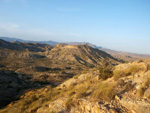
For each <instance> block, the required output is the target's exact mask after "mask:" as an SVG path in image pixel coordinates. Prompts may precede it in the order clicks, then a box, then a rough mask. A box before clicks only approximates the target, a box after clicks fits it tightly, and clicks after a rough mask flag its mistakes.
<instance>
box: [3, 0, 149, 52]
mask: <svg viewBox="0 0 150 113" xmlns="http://www.w3.org/2000/svg"><path fill="white" fill-rule="evenodd" d="M0 36H5V37H13V38H20V39H24V40H35V41H48V40H51V41H57V42H71V41H75V42H90V43H92V44H96V45H97V46H102V47H105V48H109V49H113V50H118V51H126V52H132V53H141V54H150V44H149V43H150V0H0Z"/></svg>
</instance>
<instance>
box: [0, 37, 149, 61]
mask: <svg viewBox="0 0 150 113" xmlns="http://www.w3.org/2000/svg"><path fill="white" fill-rule="evenodd" d="M0 39H3V40H6V41H9V42H13V41H16V42H18V41H19V42H26V43H39V44H48V45H51V46H55V45H56V44H58V43H65V44H67V45H83V44H87V45H89V46H91V47H93V48H96V49H99V50H102V51H105V52H107V53H108V54H110V55H111V56H113V57H115V58H118V59H120V60H124V61H136V60H140V59H143V60H144V59H147V58H150V55H144V54H135V53H129V52H123V51H116V50H112V49H108V48H104V47H100V46H96V45H94V44H91V43H88V42H54V41H27V40H22V39H17V38H9V37H0Z"/></svg>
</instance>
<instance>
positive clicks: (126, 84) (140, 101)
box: [0, 60, 150, 113]
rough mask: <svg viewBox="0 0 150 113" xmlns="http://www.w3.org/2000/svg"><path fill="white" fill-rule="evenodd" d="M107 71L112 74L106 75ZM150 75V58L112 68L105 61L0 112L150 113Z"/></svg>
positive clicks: (36, 91)
mask: <svg viewBox="0 0 150 113" xmlns="http://www.w3.org/2000/svg"><path fill="white" fill-rule="evenodd" d="M107 68H109V69H111V72H108V70H107ZM102 70H103V71H102ZM108 74H110V75H111V76H108V77H107V78H104V77H103V75H108ZM149 75H150V61H149V60H146V61H138V62H132V63H126V64H120V65H117V66H115V67H113V68H110V67H109V65H106V64H105V65H104V66H102V68H99V69H96V68H93V69H90V70H88V71H87V72H84V73H83V74H78V75H76V76H74V77H73V78H71V79H69V80H67V81H65V82H64V83H62V84H60V85H59V86H57V87H55V88H52V87H50V86H46V87H44V88H42V89H38V90H34V91H30V92H27V93H26V94H24V95H23V96H22V97H21V98H20V100H18V101H16V102H13V103H11V104H9V105H8V106H7V107H6V108H4V109H2V110H0V112H1V113H7V112H17V113H26V112H27V113H31V112H32V113H60V112H61V113H78V112H80V113H149V112H150V76H149Z"/></svg>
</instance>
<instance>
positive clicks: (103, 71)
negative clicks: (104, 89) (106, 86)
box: [99, 64, 113, 80]
mask: <svg viewBox="0 0 150 113" xmlns="http://www.w3.org/2000/svg"><path fill="white" fill-rule="evenodd" d="M112 76H113V71H112V66H110V65H109V64H105V65H103V66H101V67H100V68H99V79H103V80H106V79H108V78H110V77H112Z"/></svg>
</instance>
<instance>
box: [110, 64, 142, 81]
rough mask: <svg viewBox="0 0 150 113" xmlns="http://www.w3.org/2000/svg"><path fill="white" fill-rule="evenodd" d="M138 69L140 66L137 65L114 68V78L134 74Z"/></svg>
mask: <svg viewBox="0 0 150 113" xmlns="http://www.w3.org/2000/svg"><path fill="white" fill-rule="evenodd" d="M139 70H140V67H139V66H138V65H131V66H130V67H128V68H125V69H120V70H114V72H113V74H114V80H116V81H117V80H118V79H119V78H121V77H125V76H129V75H134V74H135V73H136V72H138V71H139Z"/></svg>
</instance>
